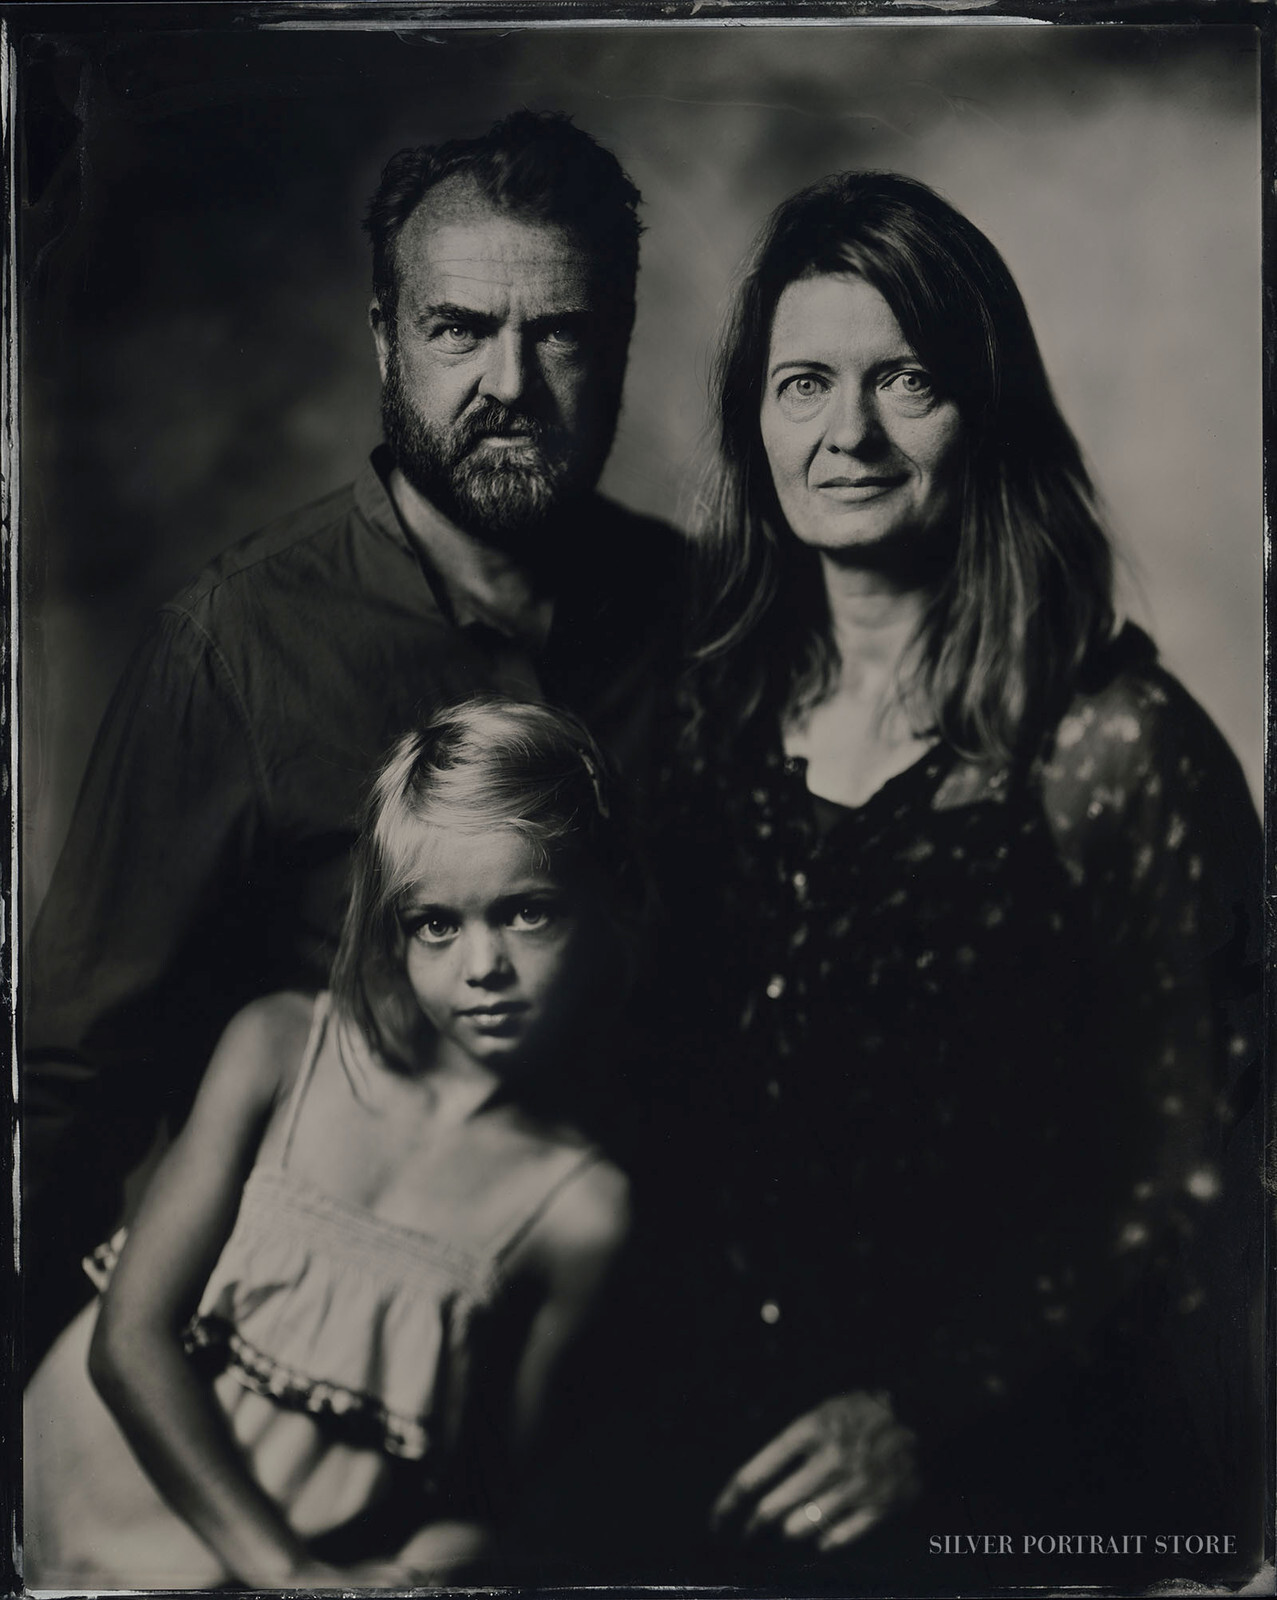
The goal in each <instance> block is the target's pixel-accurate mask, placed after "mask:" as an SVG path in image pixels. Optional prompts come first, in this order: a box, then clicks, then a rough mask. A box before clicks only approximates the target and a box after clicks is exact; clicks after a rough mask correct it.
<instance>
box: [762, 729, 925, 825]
mask: <svg viewBox="0 0 1277 1600" xmlns="http://www.w3.org/2000/svg"><path fill="white" fill-rule="evenodd" d="M944 754H945V748H944V745H943V744H942V743H941V742H940V741H939V740H937V741H935V742H934V743H932V744H929V745H928V746H927V747H926V749H925V750H922V751H920V752H919V754H918V755H917V756H915V757H914V759H913V760H912V761H911V762H910V763H909V765H908V766H906V767H901V769H900V771H899V772H893V773H891V774H890V776H888V777H886V778H884V779H883V781H882V782H881V783H880V784H879V785H878V787H877V788H876V789H873V790H871V791H870V793H869V794H867V795H866V796H865V797H864V799H863V800H857V801H850V800H834V799H831V797H830V796H829V795H825V794H820V793H819V792H818V791H817V790H815V789H813V788H812V787H811V786H810V785H809V783H808V782H807V772H808V767H809V765H810V764H809V762H808V759H807V757H806V756H791V755H786V754H785V750H784V741H783V739H782V741H781V758H782V762H783V765H784V770H785V772H786V773H788V774H790V775H791V776H792V777H793V778H794V780H795V781H796V782H799V783H801V784H802V788H803V793H804V794H805V795H806V796H807V797H808V799H809V800H811V802H812V803H813V804H814V805H819V806H825V807H829V808H830V810H831V812H836V813H838V814H839V815H845V816H859V815H861V814H863V813H864V812H865V811H867V810H869V809H870V808H871V807H873V806H876V805H877V804H878V803H879V802H880V801H881V799H882V797H883V796H884V795H885V794H887V793H889V792H890V791H892V790H894V789H896V788H898V787H901V786H903V785H905V784H906V783H907V782H908V781H909V780H910V779H915V780H916V779H917V778H918V777H919V776H920V775H921V774H922V773H923V772H924V771H925V770H926V769H927V767H928V766H929V764H930V763H931V762H933V761H940V760H942V759H943V757H944Z"/></svg>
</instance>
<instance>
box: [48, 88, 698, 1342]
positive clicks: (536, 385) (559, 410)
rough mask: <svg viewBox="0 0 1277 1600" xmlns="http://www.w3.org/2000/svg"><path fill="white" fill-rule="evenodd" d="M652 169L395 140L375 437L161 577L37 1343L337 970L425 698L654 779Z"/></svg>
mask: <svg viewBox="0 0 1277 1600" xmlns="http://www.w3.org/2000/svg"><path fill="white" fill-rule="evenodd" d="M639 198H640V197H639V195H638V192H637V190H636V189H635V188H634V186H633V185H632V184H631V183H630V181H629V180H628V178H627V177H626V176H625V174H624V173H623V172H622V171H621V168H620V166H619V165H618V164H617V162H616V160H615V158H614V157H613V156H611V155H610V154H609V153H608V152H606V151H604V150H603V149H601V148H600V147H599V146H598V145H597V144H596V143H595V142H594V141H593V140H592V139H591V138H590V137H589V136H588V135H587V134H585V133H583V132H581V131H580V130H578V129H576V128H574V127H572V125H571V124H570V122H568V120H567V119H566V118H562V117H557V116H551V115H534V114H532V113H528V112H520V113H516V114H515V115H513V116H511V117H509V118H507V119H506V120H505V121H503V122H501V123H499V124H498V125H497V126H495V127H494V128H493V129H492V130H491V131H490V132H489V133H488V134H487V135H485V136H484V137H482V138H477V139H471V140H464V141H454V142H451V143H447V144H443V145H440V146H436V147H433V148H420V149H413V150H405V151H402V152H401V153H400V154H399V155H397V156H395V157H394V158H393V160H392V161H391V162H390V163H389V165H388V166H387V168H386V170H385V173H384V174H383V178H382V182H381V185H380V187H379V189H378V191H377V193H376V195H375V196H374V198H373V201H372V204H371V206H370V209H369V214H368V218H367V222H366V226H367V229H368V232H369V234H370V236H371V239H372V247H373V275H374V299H373V302H372V309H371V322H372V332H373V338H374V342H375V345H376V353H377V359H378V363H379V365H380V369H381V375H382V380H383V394H382V416H383V424H384V431H385V438H386V444H385V446H384V447H383V448H382V449H380V450H378V451H377V452H375V453H374V455H373V458H372V461H371V463H370V465H369V466H368V467H367V468H366V469H365V471H364V472H363V473H362V474H361V476H360V477H359V479H358V480H357V481H356V482H355V483H354V484H353V485H351V486H349V487H347V488H345V489H342V490H340V491H338V492H337V493H336V494H333V495H330V496H329V497H328V498H327V499H325V500H322V501H320V502H318V503H317V504H315V505H312V506H310V507H308V508H307V509H305V510H303V511H300V512H298V513H296V514H295V515H293V516H291V517H288V518H286V519H285V520H283V521H282V522H280V523H278V524H276V525H274V526H272V527H270V528H267V529H266V530H264V531H263V532H261V533H258V534H256V535H254V536H253V537H252V538H250V539H249V540H247V541H246V542H245V543H243V544H240V545H238V546H236V547H235V548H233V549H232V550H230V551H229V552H228V553H227V554H225V555H223V556H222V557H221V558H219V559H218V560H217V561H215V562H214V563H213V564H212V566H210V567H209V568H208V569H207V570H206V571H205V572H204V573H202V574H201V575H200V576H199V577H198V578H197V579H196V580H195V581H194V582H193V583H192V584H191V585H190V586H189V587H188V588H187V589H185V590H184V591H183V592H182V593H181V594H180V595H179V596H178V597H177V598H176V599H175V600H173V601H172V602H171V603H170V604H168V605H167V606H165V607H164V608H163V609H162V610H161V612H160V614H159V617H158V618H157V619H156V622H155V624H154V626H153V628H152V630H151V633H150V635H149V637H148V638H147V640H146V641H145V643H144V644H143V646H142V648H141V649H140V651H139V652H138V654H137V655H136V656H135V658H134V660H133V662H132V664H131V665H130V667H129V669H128V670H127V672H126V673H125V675H124V679H123V681H122V683H121V684H120V686H119V688H118V690H117V692H116V695H115V698H114V700H113V702H112V705H111V707H110V709H109V711H108V713H107V716H106V718H105V721H104V724H103V727H102V730H101V732H100V734H99V736H98V740H97V744H96V747H95V750H94V753H93V756H92V758H91V761H90V764H89V769H88V772H87V775H86V778H85V782H84V787H83V790H82V793H81V796H80V801H79V804H78V807H77V810H76V814H75V818H74V821H73V823H72V826H71V830H70V833H69V836H68V839H67V842H66V846H65V848H64V851H63V854H62V857H61V860H60V862H59V864H58V867H57V869H56V871H55V874H54V877H53V880H52V883H51V885H50V889H49V893H48V897H47V899H46V902H45V904H44V906H43V908H42V910H41V914H40V917H39V921H38V923H37V926H36V928H35V931H34V934H33V937H32V942H31V950H30V961H29V976H30V982H29V990H28V1004H27V1009H26V1019H25V1054H26V1061H27V1073H26V1080H25V1092H26V1107H25V1110H26V1122H25V1144H24V1169H25V1175H26V1178H27V1185H28V1194H27V1201H26V1206H25V1209H24V1215H23V1228H24V1267H25V1273H26V1279H25V1281H26V1291H27V1313H28V1315H27V1355H28V1358H29V1359H30V1360H32V1361H34V1359H36V1358H37V1357H38V1355H39V1353H40V1351H41V1349H42V1348H43V1347H44V1345H45V1344H46V1343H47V1341H48V1339H49V1338H50V1337H51V1336H52V1335H53V1334H54V1333H55V1332H56V1331H57V1329H58V1327H59V1326H60V1325H61V1324H62V1323H63V1322H64V1321H65V1320H66V1319H67V1317H68V1316H69V1315H70V1313H71V1312H72V1310H73V1309H74V1307H75V1302H76V1298H77V1293H78V1286H77V1273H76V1271H75V1264H76V1262H77V1260H78V1257H79V1256H80V1255H81V1254H82V1253H83V1251H84V1250H85V1249H87V1248H88V1247H90V1246H91V1245H92V1244H93V1243H94V1242H95V1240H97V1239H99V1238H100V1237H101V1236H102V1235H103V1233H104V1232H105V1231H109V1229H110V1227H111V1226H112V1225H113V1223H114V1221H115V1219H116V1217H117V1214H118V1211H119V1202H120V1182H121V1179H122V1177H123V1175H124V1174H125V1172H126V1171H127V1170H128V1169H129V1168H130V1167H132V1166H133V1165H134V1164H135V1163H136V1162H137V1160H138V1159H139V1157H141V1156H142V1155H143V1154H144V1152H145V1150H146V1148H147V1145H148V1143H149V1142H150V1141H151V1140H152V1138H153V1136H154V1134H155V1131H156V1126H157V1123H159V1122H160V1121H161V1120H167V1121H168V1122H169V1124H170V1125H171V1124H173V1123H175V1122H178V1121H180V1119H181V1117H182V1115H183V1113H184V1111H185V1109H186V1106H187V1105H188V1103H189V1099H190V1096H191V1094H192V1092H193V1089H194V1085H195V1083H196V1081H197V1080H198V1075H199V1073H200V1070H201V1068H202V1066H203V1063H204V1062H205V1061H206V1060H207V1058H208V1054H209V1052H210V1050H211V1048H212V1046H213V1044H214V1042H215V1040H216V1038H217V1035H218V1034H219V1032H220V1031H221V1029H222V1027H223V1026H224V1025H225V1023H226V1021H227V1020H228V1018H229V1017H230V1016H231V1014H232V1013H233V1012H234V1011H235V1010H236V1009H237V1008H238V1007H240V1006H241V1005H242V1004H244V1003H245V1002H246V1001H247V1000H248V999H250V998H252V997H253V996H255V995H258V994H262V993H266V992H269V991H272V990H277V989H281V988H285V987H289V986H295V987H304V988H317V987H319V986H321V985H322V984H323V982H324V981H325V976H326V971H327V965H328V961H329V958H330V956H331V953H332V950H333V947H334V944H335V935H336V931H337V927H338V924H339V920H340V916H341V912H342V908H343V903H344V895H345V883H346V866H347V854H348V850H349V846H350V843H351V840H352V838H353V831H354V826H355V822H356V818H357V814H358V809H359V805H360V801H361V795H362V790H363V787H364V784H365V781H366V779H367V778H368V776H369V774H370V773H371V772H372V771H373V770H374V769H375V767H376V765H377V762H378V759H379V757H380V756H381V754H382V753H383V751H384V750H385V748H386V747H387V745H388V744H389V742H390V741H391V740H392V739H393V738H394V737H395V736H396V735H397V734H398V733H399V732H400V731H402V729H403V728H404V727H405V726H406V725H407V724H408V723H409V722H410V721H412V720H413V718H414V717H416V716H419V715H421V714H422V713H423V712H425V711H428V710H429V709H431V708H432V707H434V706H436V705H438V704H440V703H444V702H447V701H451V700H457V699H461V698H464V697H467V696H470V695H473V694H476V693H483V692H502V693H509V694H515V695H518V696H521V697H525V698H547V699H550V700H554V701H558V702H562V703H564V704H566V705H568V706H570V707H572V708H573V709H574V710H576V711H577V712H578V713H580V714H581V715H582V716H583V717H584V718H585V719H586V721H587V722H588V723H589V724H590V726H591V728H592V729H593V730H594V731H595V732H596V734H597V735H598V737H599V738H600V740H601V741H602V742H603V743H604V745H605V746H607V747H608V748H609V749H610V751H611V753H612V754H613V756H614V757H615V758H616V760H617V761H618V763H619V764H620V766H621V767H622V769H623V770H625V771H626V772H627V773H628V774H629V775H630V776H631V777H632V779H634V780H635V781H639V780H641V777H642V767H643V763H644V754H645V751H646V749H647V745H648V739H649V734H650V731H651V722H652V718H653V714H654V708H655V705H656V694H657V685H658V683H659V681H660V677H661V674H662V672H663V670H664V669H665V667H666V666H667V665H668V664H669V663H670V662H671V661H672V655H673V652H672V650H671V649H670V648H669V647H668V642H667V641H668V638H669V622H668V619H669V618H670V617H671V616H672V612H673V607H672V603H671V602H672V595H671V593H670V583H671V578H672V570H673V565H674V557H675V553H676V551H675V546H676V540H675V536H674V534H673V532H672V531H671V530H670V529H668V528H666V527H664V526H663V525H661V524H658V523H655V522H652V521H649V520H647V519H644V518H640V517H637V516H634V515H632V514H630V513H628V512H625V511H623V510H622V509H621V508H620V507H618V506H616V505H614V504H611V503H610V502H608V501H606V500H604V499H602V498H601V497H599V496H598V495H597V494H596V493H595V492H594V486H595V483H596V481H597V478H598V475H599V473H600V471H601V469H602V466H603V462H604V459H605V458H606V455H607V453H608V449H609V447H610V445H611V442H612V437H613V433H614V430H615V424H616V417H617V411H618V407H619V403H620V394H621V386H622V380H623V377H624V369H625V357H626V350H627V346H628V340H629V335H630V330H631V326H632V323H633V317H634V286H635V276H636V271H637V262H638V236H639V231H640V229H639V222H638V218H637V213H636V207H637V204H638V202H639Z"/></svg>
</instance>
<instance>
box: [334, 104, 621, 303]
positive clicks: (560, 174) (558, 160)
mask: <svg viewBox="0 0 1277 1600" xmlns="http://www.w3.org/2000/svg"><path fill="white" fill-rule="evenodd" d="M452 177H465V178H468V179H470V180H471V182H473V183H474V185H475V187H476V188H477V189H478V191H479V193H480V194H481V195H482V196H483V198H484V199H485V200H487V201H488V202H489V203H490V204H491V205H492V206H493V207H494V208H495V209H496V210H499V211H504V212H507V213H508V214H509V215H510V216H513V217H518V218H520V219H522V220H526V221H529V222H543V223H548V224H554V225H557V226H559V227H562V228H565V229H567V230H569V231H570V232H572V233H573V234H575V235H576V236H577V237H578V238H579V239H580V240H581V242H582V244H583V245H584V246H585V248H586V249H587V250H588V252H589V253H590V254H591V255H592V256H593V257H595V259H596V260H597V261H598V262H599V264H600V265H601V266H602V267H604V268H605V269H606V270H605V276H604V281H605V282H606V283H607V284H608V285H609V287H611V288H613V289H614V292H615V296H616V302H615V303H616V310H617V315H618V318H620V319H623V321H624V326H625V328H626V329H627V330H628V328H629V324H630V322H631V321H632V320H633V316H634V287H635V280H636V278H637V276H638V241H639V233H640V231H641V224H640V222H639V220H638V206H639V203H640V201H641V199H642V196H641V195H640V194H639V192H638V190H637V189H636V188H635V186H634V185H633V183H631V182H630V180H629V178H628V177H626V175H625V173H624V172H623V171H622V170H621V165H620V163H619V162H618V161H617V159H616V157H615V156H614V155H613V154H612V153H611V151H610V150H605V149H604V148H603V147H602V145H600V144H598V143H597V142H596V141H595V140H594V139H592V138H591V137H590V135H589V134H588V133H584V132H583V131H582V130H581V129H580V128H577V127H574V126H573V123H572V119H571V118H570V117H568V116H566V115H564V114H563V113H562V112H553V111H515V112H513V113H511V115H510V116H508V117H503V118H502V120H501V121H500V122H498V123H496V124H494V126H493V127H492V128H490V129H489V131H488V132H487V133H485V134H483V135H481V136H480V137H479V138H477V139H450V140H449V141H448V142H447V143H446V144H436V145H417V146H414V147H412V148H410V149H407V150H400V151H399V153H398V154H397V155H394V156H392V157H391V158H390V160H389V161H388V162H387V163H386V167H385V170H384V171H383V173H382V175H381V182H380V184H379V185H378V186H377V192H376V194H374V195H373V197H372V200H371V201H370V202H369V206H368V214H367V216H366V217H365V218H364V227H365V228H366V229H367V231H368V234H369V236H370V237H371V239H372V277H373V293H374V294H375V295H376V297H377V302H378V305H379V306H380V308H381V313H382V316H383V317H384V318H385V320H386V323H387V325H388V327H389V328H390V329H391V330H392V331H393V328H394V321H395V310H396V303H397V298H398V287H399V286H398V276H397V271H396V263H395V244H396V241H397V240H398V238H399V234H400V232H401V230H402V229H403V226H404V224H405V223H406V222H407V221H408V219H409V217H410V216H411V215H412V214H413V212H414V211H415V210H416V209H417V207H418V206H419V205H420V204H421V202H422V200H423V199H424V198H425V197H426V195H428V194H429V192H430V190H431V189H433V188H435V187H436V186H437V185H438V184H440V183H442V182H443V181H444V179H445V178H452Z"/></svg>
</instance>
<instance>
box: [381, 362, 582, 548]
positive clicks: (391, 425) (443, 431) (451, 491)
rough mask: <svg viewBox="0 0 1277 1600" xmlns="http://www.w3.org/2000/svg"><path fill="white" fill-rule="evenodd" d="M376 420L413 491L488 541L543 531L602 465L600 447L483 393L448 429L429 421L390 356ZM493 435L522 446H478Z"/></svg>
mask: <svg viewBox="0 0 1277 1600" xmlns="http://www.w3.org/2000/svg"><path fill="white" fill-rule="evenodd" d="M381 423H382V429H383V431H384V433H385V436H386V443H387V444H388V445H389V446H390V450H391V453H392V454H393V456H394V458H395V464H396V465H397V466H398V468H399V470H400V471H401V472H402V473H403V475H404V477H405V478H406V479H407V480H408V482H409V483H410V484H411V485H412V487H413V488H414V489H415V490H416V491H417V492H418V494H420V495H423V496H424V497H425V498H426V499H427V500H428V501H429V502H430V503H431V505H433V506H434V507H435V509H436V510H438V511H441V512H442V513H443V514H444V516H445V517H447V518H448V520H449V521H450V522H452V523H454V524H455V525H456V526H457V527H458V528H461V529H463V530H464V531H465V532H467V533H469V534H472V535H474V536H475V537H476V538H479V539H484V540H487V541H489V542H491V543H493V544H506V543H509V542H517V541H519V540H521V539H522V538H524V537H525V536H526V535H528V534H530V533H535V532H536V531H537V530H538V529H540V528H543V527H544V526H545V524H546V523H547V522H548V521H549V520H550V519H551V518H552V517H554V516H557V515H559V514H561V513H562V512H563V510H564V509H565V507H566V506H567V505H568V504H570V502H571V501H573V500H574V499H576V498H578V497H579V496H581V495H583V494H585V493H587V492H588V491H589V490H590V489H592V488H593V487H594V484H595V482H596V481H597V478H598V474H599V471H600V470H601V467H602V452H601V451H600V450H598V449H597V448H591V445H590V444H589V443H588V442H585V441H577V440H574V439H572V438H570V437H569V436H568V435H566V434H565V433H564V432H563V431H562V430H559V429H554V428H551V427H548V426H547V425H546V424H545V423H543V422H542V421H541V420H540V419H539V418H536V417H533V416H531V415H530V414H529V413H528V412H526V411H524V410H522V409H520V408H519V407H518V406H507V405H505V404H504V403H503V402H502V401H500V400H494V399H492V398H490V397H489V398H483V399H480V400H478V401H476V402H475V403H474V405H473V406H472V408H471V409H470V410H469V411H468V412H466V413H465V414H464V415H463V416H462V417H460V418H459V419H458V420H457V421H456V422H455V423H453V424H452V425H451V426H450V427H447V428H437V427H434V426H432V425H431V424H430V423H428V422H427V421H426V420H425V418H424V417H423V416H422V415H421V413H420V412H419V411H417V410H416V409H415V408H414V406H413V405H412V402H411V401H410V400H409V398H408V396H407V395H406V394H405V392H404V387H403V379H402V375H401V373H400V369H399V361H398V357H397V356H396V355H395V354H394V353H392V354H391V358H390V363H389V366H388V367H387V371H386V380H385V383H384V385H383V386H382V391H381ZM494 435H495V436H498V437H500V436H503V435H504V436H506V437H509V436H512V435H521V436H524V437H525V438H526V440H527V443H526V444H523V445H521V446H518V447H515V446H501V445H498V446H496V447H489V448H488V449H486V450H485V449H483V442H484V440H486V439H489V438H491V437H493V436H494Z"/></svg>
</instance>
